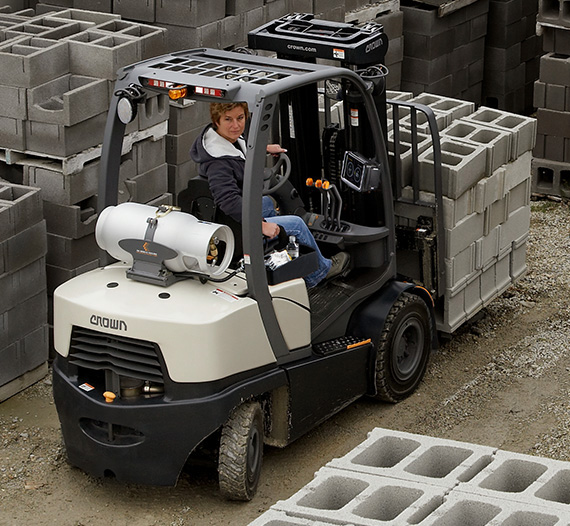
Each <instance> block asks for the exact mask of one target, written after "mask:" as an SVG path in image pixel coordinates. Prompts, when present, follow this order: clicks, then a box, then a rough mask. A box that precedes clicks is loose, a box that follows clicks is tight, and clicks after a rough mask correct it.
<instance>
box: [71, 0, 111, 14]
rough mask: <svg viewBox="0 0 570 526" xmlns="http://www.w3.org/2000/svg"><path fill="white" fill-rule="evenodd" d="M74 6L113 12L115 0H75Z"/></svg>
mask: <svg viewBox="0 0 570 526" xmlns="http://www.w3.org/2000/svg"><path fill="white" fill-rule="evenodd" d="M73 7H74V8H76V9H82V10H90V11H99V12H102V13H112V12H113V0H73Z"/></svg>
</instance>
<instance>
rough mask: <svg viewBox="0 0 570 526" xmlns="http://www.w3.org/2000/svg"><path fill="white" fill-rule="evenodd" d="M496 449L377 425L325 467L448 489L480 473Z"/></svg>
mask: <svg viewBox="0 0 570 526" xmlns="http://www.w3.org/2000/svg"><path fill="white" fill-rule="evenodd" d="M494 452H495V449H494V448H491V447H485V446H476V445H474V444H467V443H464V442H458V441H454V440H446V439H442V438H438V439H435V438H430V437H425V436H420V435H415V434H412V433H406V432H402V431H395V430H386V429H381V428H376V429H374V430H372V431H371V432H370V433H368V437H367V439H366V440H365V441H364V442H362V443H361V444H359V445H358V446H357V447H356V448H354V449H353V450H352V451H350V452H349V453H347V454H346V455H345V456H343V457H341V458H337V459H334V460H332V461H331V462H329V463H328V464H327V465H326V467H329V468H335V469H337V470H347V471H354V472H357V473H365V474H367V475H375V476H377V477H379V478H387V479H397V480H407V481H412V482H417V483H421V484H425V485H429V486H438V487H440V488H442V489H445V488H452V487H453V486H455V485H456V484H457V483H458V482H460V481H466V480H469V479H470V478H472V477H473V476H474V475H475V474H476V473H479V472H480V471H481V470H482V469H483V468H484V467H485V466H486V465H487V464H489V463H490V462H491V461H492V457H493V454H494Z"/></svg>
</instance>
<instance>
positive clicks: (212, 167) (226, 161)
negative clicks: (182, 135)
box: [190, 125, 246, 223]
mask: <svg viewBox="0 0 570 526" xmlns="http://www.w3.org/2000/svg"><path fill="white" fill-rule="evenodd" d="M237 142H238V146H239V148H236V146H235V145H234V144H233V143H231V142H230V141H228V140H227V139H224V138H223V137H222V136H221V135H219V134H218V133H217V132H216V131H215V130H214V128H213V127H212V125H209V126H207V127H206V128H205V129H204V131H203V132H202V133H201V134H200V136H199V137H197V138H196V140H195V141H194V144H193V145H192V147H191V148H190V157H191V158H192V160H193V161H194V162H195V163H197V164H198V174H199V175H200V176H202V177H206V178H207V179H208V185H209V187H210V192H212V197H213V198H214V203H215V204H216V206H218V207H219V208H220V209H221V210H222V212H224V213H225V214H226V215H228V216H230V217H231V218H232V219H235V220H236V221H238V222H240V223H241V219H242V213H241V212H242V191H243V175H244V170H245V154H244V153H243V152H245V147H246V146H245V140H244V139H242V138H241V137H240V138H239V139H238V140H237Z"/></svg>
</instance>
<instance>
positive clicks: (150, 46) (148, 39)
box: [97, 20, 166, 60]
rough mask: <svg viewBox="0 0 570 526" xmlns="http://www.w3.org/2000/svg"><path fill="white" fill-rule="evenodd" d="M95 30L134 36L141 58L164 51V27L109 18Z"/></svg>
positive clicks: (160, 53) (154, 55)
mask: <svg viewBox="0 0 570 526" xmlns="http://www.w3.org/2000/svg"><path fill="white" fill-rule="evenodd" d="M97 31H98V32H101V33H110V34H118V35H126V36H130V37H133V38H136V40H137V45H138V46H139V48H140V57H141V60H145V59H147V58H151V57H156V56H159V55H163V54H164V53H166V29H164V28H159V27H156V26H151V25H146V24H138V23H135V22H130V21H128V20H111V21H109V22H107V23H105V24H101V25H99V26H97Z"/></svg>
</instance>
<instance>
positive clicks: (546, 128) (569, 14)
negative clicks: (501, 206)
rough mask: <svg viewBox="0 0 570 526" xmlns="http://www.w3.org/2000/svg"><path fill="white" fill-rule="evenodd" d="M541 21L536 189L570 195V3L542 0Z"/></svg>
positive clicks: (536, 93)
mask: <svg viewBox="0 0 570 526" xmlns="http://www.w3.org/2000/svg"><path fill="white" fill-rule="evenodd" d="M538 23H539V26H538V27H539V31H540V33H541V34H542V36H543V47H544V51H545V52H546V54H545V55H543V56H542V57H541V58H540V75H539V79H538V80H537V81H536V82H535V85H534V103H535V106H536V107H537V108H538V110H537V119H538V136H537V141H536V148H535V149H534V152H533V153H534V158H533V161H532V177H533V181H532V182H533V192H536V193H540V194H546V195H554V196H560V197H570V3H569V2H568V1H567V0H561V1H558V0H556V1H552V0H550V1H546V0H541V1H540V2H539V14H538Z"/></svg>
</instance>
